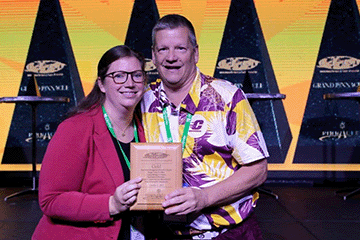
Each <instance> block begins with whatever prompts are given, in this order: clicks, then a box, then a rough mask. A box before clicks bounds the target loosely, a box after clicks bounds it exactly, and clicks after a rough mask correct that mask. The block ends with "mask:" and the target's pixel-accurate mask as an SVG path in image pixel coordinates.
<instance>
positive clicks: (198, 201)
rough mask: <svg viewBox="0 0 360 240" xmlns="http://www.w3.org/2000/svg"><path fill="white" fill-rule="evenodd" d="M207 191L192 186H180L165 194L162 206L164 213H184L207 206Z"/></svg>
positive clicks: (197, 210) (196, 210)
mask: <svg viewBox="0 0 360 240" xmlns="http://www.w3.org/2000/svg"><path fill="white" fill-rule="evenodd" d="M207 202H208V196H207V193H206V192H205V191H203V190H201V189H198V188H194V187H187V188H181V189H177V190H175V191H173V192H172V193H170V194H168V195H166V196H165V201H164V202H163V203H162V206H163V207H164V208H165V213H166V214H174V215H185V214H188V213H193V212H199V211H201V210H202V209H203V208H205V207H207Z"/></svg>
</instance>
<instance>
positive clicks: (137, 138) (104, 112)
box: [102, 106, 139, 169]
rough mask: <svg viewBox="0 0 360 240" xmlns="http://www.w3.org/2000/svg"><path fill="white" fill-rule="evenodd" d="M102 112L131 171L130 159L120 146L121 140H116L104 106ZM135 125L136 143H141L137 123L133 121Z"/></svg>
mask: <svg viewBox="0 0 360 240" xmlns="http://www.w3.org/2000/svg"><path fill="white" fill-rule="evenodd" d="M102 111H103V114H104V118H105V122H106V126H107V127H108V129H109V131H110V132H111V135H112V136H113V137H114V138H115V139H116V141H117V143H118V144H119V147H120V150H121V153H122V155H123V157H124V159H125V162H126V165H127V166H128V168H129V169H130V161H129V159H128V157H127V156H126V154H125V152H124V150H123V148H122V147H121V144H120V142H119V140H118V139H117V138H116V135H115V131H114V128H113V126H112V124H111V121H110V118H109V115H108V114H107V112H106V110H105V107H104V106H102ZM133 123H134V137H135V142H139V137H138V133H137V127H136V124H135V121H133Z"/></svg>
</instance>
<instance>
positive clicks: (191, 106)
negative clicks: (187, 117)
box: [155, 68, 202, 114]
mask: <svg viewBox="0 0 360 240" xmlns="http://www.w3.org/2000/svg"><path fill="white" fill-rule="evenodd" d="M201 80H202V74H201V73H200V70H199V69H198V68H196V76H195V79H194V82H193V84H192V86H191V88H190V90H189V93H188V94H187V95H186V96H185V98H184V100H183V101H182V102H181V103H180V108H182V109H184V110H186V111H187V112H189V113H191V114H194V113H195V111H196V109H197V107H198V105H199V101H200V90H201V86H202V81H201ZM157 83H159V85H158V88H157V91H155V94H156V95H157V97H158V99H159V101H160V104H161V105H162V107H163V108H164V107H167V106H169V105H172V103H171V102H170V101H169V99H168V97H167V96H166V93H165V90H164V85H163V82H162V81H161V80H159V79H158V80H157Z"/></svg>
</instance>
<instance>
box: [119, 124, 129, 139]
mask: <svg viewBox="0 0 360 240" xmlns="http://www.w3.org/2000/svg"><path fill="white" fill-rule="evenodd" d="M130 125H131V124H129V125H127V126H126V128H125V129H124V131H123V132H122V134H121V136H122V137H125V136H126V134H125V132H126V130H127V129H128V127H130Z"/></svg>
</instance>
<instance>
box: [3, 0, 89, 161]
mask: <svg viewBox="0 0 360 240" xmlns="http://www.w3.org/2000/svg"><path fill="white" fill-rule="evenodd" d="M34 77H35V79H36V82H37V85H38V86H37V87H38V90H39V92H40V94H41V96H43V97H67V98H69V99H70V102H69V103H46V102H44V104H41V103H39V104H38V107H37V116H36V122H37V126H36V138H37V144H36V145H37V162H38V163H41V161H42V157H43V154H44V152H45V150H46V147H47V144H48V142H49V141H50V139H51V138H52V136H53V134H54V132H55V130H56V128H57V126H58V124H59V123H60V122H61V120H62V118H63V116H64V114H65V113H66V112H67V111H68V109H69V108H70V107H72V106H74V105H76V104H77V103H78V101H79V100H81V99H82V98H83V97H84V92H83V88H82V85H81V81H80V77H79V73H78V70H77V66H76V62H75V58H74V54H73V51H72V48H71V44H70V39H69V36H68V33H67V29H66V25H65V21H64V17H63V14H62V10H61V6H60V3H59V1H58V0H41V1H40V5H39V9H38V13H37V17H36V21H35V26H34V30H33V34H32V38H31V43H30V47H29V51H28V55H27V59H26V63H25V68H24V73H23V76H22V80H21V84H20V89H19V93H18V96H28V95H34V94H33V90H32V89H28V87H29V86H32V84H33V83H32V82H33V81H34ZM31 126H32V117H31V107H30V106H29V105H28V104H26V103H17V104H16V106H15V110H14V115H13V118H12V121H11V126H10V130H9V135H8V138H7V142H6V146H5V151H4V155H3V159H2V164H17V163H31V162H32V159H31V144H32V140H31V137H32V133H31Z"/></svg>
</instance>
